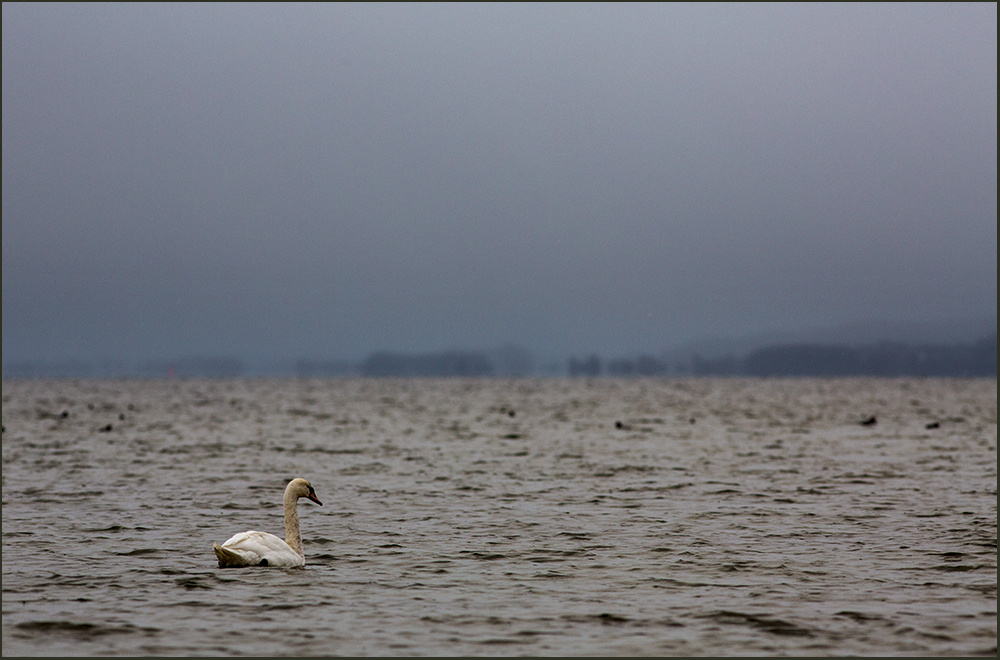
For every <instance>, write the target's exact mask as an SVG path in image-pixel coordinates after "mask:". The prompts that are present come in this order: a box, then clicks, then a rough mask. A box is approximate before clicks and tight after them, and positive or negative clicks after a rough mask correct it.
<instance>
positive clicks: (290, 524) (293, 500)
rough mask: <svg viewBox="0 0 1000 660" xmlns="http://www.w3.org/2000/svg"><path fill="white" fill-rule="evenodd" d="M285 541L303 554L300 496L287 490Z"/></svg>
mask: <svg viewBox="0 0 1000 660" xmlns="http://www.w3.org/2000/svg"><path fill="white" fill-rule="evenodd" d="M285 543H287V544H288V545H290V546H291V548H292V550H294V551H295V552H297V553H299V554H300V555H301V554H302V532H300V531H299V498H298V497H296V496H295V495H293V494H292V493H291V492H290V491H289V490H285Z"/></svg>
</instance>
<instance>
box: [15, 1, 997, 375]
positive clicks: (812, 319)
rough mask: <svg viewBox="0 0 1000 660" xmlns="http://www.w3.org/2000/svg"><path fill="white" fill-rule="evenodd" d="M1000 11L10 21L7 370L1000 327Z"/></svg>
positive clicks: (514, 8) (540, 9)
mask: <svg viewBox="0 0 1000 660" xmlns="http://www.w3.org/2000/svg"><path fill="white" fill-rule="evenodd" d="M996 214H997V8H996V4H994V3H987V4H973V5H955V4H946V5H924V4H920V5H895V4H893V5H869V4H861V5H833V6H827V5H825V4H823V5H791V6H789V5H784V4H782V5H708V6H704V5H701V4H698V5H675V4H659V5H645V4H644V5H618V4H615V5H591V4H587V5H564V4H558V5H485V6H484V5H465V6H462V5H459V6H454V5H451V4H448V5H415V6H414V5H367V4H366V5H341V4H320V5H286V4H280V5H213V6H206V5H201V4H197V5H166V6H164V5H160V4H144V5H118V4H114V5H85V6H79V5H35V4H27V5H24V4H10V3H4V4H3V222H2V228H3V242H2V247H3V310H2V311H3V316H2V318H3V344H2V345H3V360H4V362H5V363H6V362H8V361H12V360H58V359H69V358H77V359H95V360H96V359H107V358H114V359H122V360H139V359H156V358H169V357H172V356H178V355H194V354H204V355H218V354H224V355H235V356H239V357H242V358H244V359H249V360H253V359H257V358H260V357H261V356H266V357H269V358H280V359H285V358H288V359H294V358H296V357H313V358H334V357H338V358H344V359H351V360H354V359H360V358H362V357H364V356H365V355H367V354H368V353H369V352H371V351H374V350H378V349H395V350H402V351H439V350H445V349H449V348H473V349H484V348H492V347H495V346H498V345H501V344H506V343H516V344H521V345H523V346H526V347H528V348H530V349H532V350H534V351H536V352H538V353H541V354H553V355H569V354H574V353H578V352H582V351H587V352H590V351H596V352H598V353H601V354H604V355H609V356H612V355H627V354H631V353H635V352H640V351H647V352H656V351H659V350H662V349H664V348H667V347H670V346H673V345H676V344H679V343H681V342H684V341H686V340H689V339H694V338H698V337H701V336H706V335H717V336H740V335H746V334H750V333H755V332H763V331H769V330H790V329H797V328H805V327H812V326H822V325H829V324H840V323H849V322H854V321H863V320H873V319H879V320H895V321H921V320H940V319H950V318H974V317H975V318H982V317H989V316H991V315H992V317H993V318H994V319H995V317H996V309H997V222H996Z"/></svg>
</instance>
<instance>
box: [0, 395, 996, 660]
mask: <svg viewBox="0 0 1000 660" xmlns="http://www.w3.org/2000/svg"><path fill="white" fill-rule="evenodd" d="M996 401H997V389H996V380H995V379H986V380H953V379H899V380H878V379H857V380H853V379H842V380H822V379H815V380H809V379H788V380H778V379H775V380H752V379H746V380H742V379H691V380H673V379H671V380H646V379H635V380H626V379H621V380H619V379H598V380H584V379H576V380H558V379H538V380H501V379H484V380H461V379H444V380H376V379H370V380H368V379H356V380H354V379H347V380H278V379H276V380H253V379H233V380H151V381H142V380H122V381H113V380H107V381H100V380H77V381H73V380H65V381H59V380H50V381H44V380H38V381H13V380H12V381H4V383H3V425H4V432H3V630H2V632H3V653H4V655H115V654H157V655H190V654H208V655H221V654H225V655H239V654H253V655H272V654H296V655H316V654H326V655H329V654H344V655H591V654H593V655H622V654H634V655H758V654H760V655H764V654H769V655H775V654H778V655H831V654H857V655H956V654H961V655H969V654H985V655H995V654H996V635H997V614H996V602H997V601H996V585H997V580H996V576H997V573H996V557H997V554H996V539H997V524H996V523H997V456H996V445H997V423H996ZM871 416H875V418H876V423H875V424H873V425H868V426H865V425H862V424H860V422H861V421H862V420H864V419H867V418H869V417H871ZM928 425H930V426H931V427H932V428H928ZM935 425H936V426H935ZM293 477H304V478H307V479H309V480H310V481H311V482H312V484H313V485H314V487H315V488H316V492H317V495H318V496H319V498H320V499H321V500H322V501H323V503H324V506H323V507H316V506H314V505H312V504H310V503H308V502H305V501H304V500H303V503H302V504H300V506H299V511H300V515H301V517H302V531H303V541H304V545H305V551H306V561H307V565H306V567H305V568H304V569H287V570H283V569H225V570H223V569H219V568H218V567H217V563H216V560H215V556H214V554H213V552H212V542H213V541H216V542H220V543H221V542H222V541H224V540H225V539H227V538H228V537H229V536H231V535H232V534H233V533H235V532H238V531H245V530H247V529H260V530H263V531H269V532H272V533H276V534H279V535H283V522H282V511H281V494H282V490H283V488H284V486H285V484H286V483H287V482H288V480H289V479H291V478H293Z"/></svg>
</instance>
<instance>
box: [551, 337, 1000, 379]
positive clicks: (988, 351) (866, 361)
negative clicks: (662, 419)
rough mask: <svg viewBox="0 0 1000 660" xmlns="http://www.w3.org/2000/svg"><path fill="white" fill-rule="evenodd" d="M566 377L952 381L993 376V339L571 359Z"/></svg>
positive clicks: (824, 345)
mask: <svg viewBox="0 0 1000 660" xmlns="http://www.w3.org/2000/svg"><path fill="white" fill-rule="evenodd" d="M567 373H568V374H569V375H570V376H572V377H588V378H592V377H597V376H618V377H629V376H664V375H693V376H754V377H769V376H885V377H891V376H953V377H983V376H996V375H997V335H996V333H993V334H992V335H989V336H988V337H985V338H983V339H981V340H980V341H977V342H974V343H972V344H953V345H936V344H920V345H910V344H904V343H901V342H883V343H879V344H873V345H870V346H837V345H826V344H783V345H776V346H768V347H766V348H761V349H758V350H756V351H754V352H752V353H750V354H749V355H747V356H746V357H743V358H737V357H735V356H732V355H727V356H725V357H721V358H716V359H705V358H702V357H701V356H698V355H695V356H694V357H693V358H691V360H690V362H689V363H687V364H684V363H675V364H668V363H667V362H666V361H665V360H659V359H657V358H654V357H651V356H640V357H638V358H635V359H612V360H607V361H605V360H602V359H601V358H600V357H599V356H597V355H590V356H588V357H586V358H576V357H572V358H570V359H569V361H568V364H567Z"/></svg>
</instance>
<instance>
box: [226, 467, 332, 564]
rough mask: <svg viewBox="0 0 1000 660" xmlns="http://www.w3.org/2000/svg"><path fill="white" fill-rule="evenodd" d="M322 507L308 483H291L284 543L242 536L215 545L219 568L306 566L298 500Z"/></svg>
mask: <svg viewBox="0 0 1000 660" xmlns="http://www.w3.org/2000/svg"><path fill="white" fill-rule="evenodd" d="M300 497H305V498H308V499H310V500H312V501H313V502H315V503H316V504H318V505H320V506H323V503H322V502H320V501H319V498H317V497H316V491H314V490H313V487H312V485H311V484H310V483H309V482H308V481H306V480H305V479H292V480H291V481H289V482H288V486H287V487H286V488H285V498H284V501H285V540H284V541H282V540H281V539H279V538H278V537H277V536H275V535H274V534H268V533H267V532H254V531H250V532H240V533H239V534H237V535H235V536H234V537H233V538H231V539H229V540H228V541H226V542H225V543H223V544H222V545H219V544H218V543H213V544H212V545H213V546H214V547H215V556H216V557H218V558H219V568H235V567H240V566H280V567H290V566H305V565H306V557H305V555H304V554H303V552H302V534H301V533H300V532H299V512H298V504H299V498H300Z"/></svg>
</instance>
